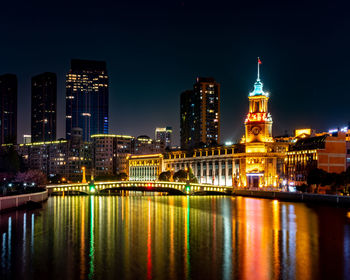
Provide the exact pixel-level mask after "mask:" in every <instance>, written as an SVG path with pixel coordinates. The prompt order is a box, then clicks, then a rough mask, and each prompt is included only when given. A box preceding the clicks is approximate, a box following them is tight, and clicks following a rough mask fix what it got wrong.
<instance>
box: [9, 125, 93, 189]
mask: <svg viewBox="0 0 350 280" xmlns="http://www.w3.org/2000/svg"><path fill="white" fill-rule="evenodd" d="M72 132H73V133H72V137H71V139H70V140H58V141H47V142H34V143H27V144H19V145H16V146H15V149H16V150H17V151H18V154H19V155H21V156H22V158H23V160H24V164H25V166H26V167H27V168H29V169H38V170H41V171H42V172H43V173H44V174H46V175H47V176H49V177H50V176H51V177H52V176H55V175H59V176H62V177H65V178H67V180H69V181H74V182H77V181H81V179H82V170H81V168H82V167H83V166H84V167H85V168H86V173H87V175H89V176H90V175H91V144H89V143H84V142H83V141H82V136H81V133H80V131H79V129H74V130H73V131H72Z"/></svg>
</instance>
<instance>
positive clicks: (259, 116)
mask: <svg viewBox="0 0 350 280" xmlns="http://www.w3.org/2000/svg"><path fill="white" fill-rule="evenodd" d="M263 121H267V113H248V115H247V118H246V120H245V122H263Z"/></svg>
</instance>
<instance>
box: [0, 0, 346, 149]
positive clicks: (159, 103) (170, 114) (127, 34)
mask: <svg viewBox="0 0 350 280" xmlns="http://www.w3.org/2000/svg"><path fill="white" fill-rule="evenodd" d="M45 7H46V6H45V5H40V3H39V4H37V5H34V6H31V4H30V3H26V4H23V5H20V6H18V7H16V13H17V15H19V16H16V17H11V15H12V14H13V10H12V8H14V7H13V6H12V4H6V5H5V7H4V9H3V12H4V15H3V17H2V23H3V24H4V25H5V27H7V28H5V32H4V34H3V36H4V42H5V44H4V45H3V46H2V48H3V53H2V54H1V55H0V59H1V61H2V64H1V66H0V74H4V73H14V74H16V75H17V77H18V83H19V84H18V96H19V100H20V102H19V104H18V111H19V112H20V113H19V118H18V122H19V123H18V137H19V138H18V140H21V137H22V135H23V134H28V133H29V132H30V121H29V118H28V116H29V114H30V106H29V105H30V77H32V76H34V75H36V74H39V73H42V72H48V71H49V72H54V73H56V74H57V78H58V80H57V83H58V89H57V93H58V96H57V97H58V112H57V113H58V115H57V137H58V138H61V137H65V121H64V116H65V108H64V96H65V82H64V80H65V74H66V73H67V72H68V70H69V61H70V59H71V58H81V59H92V60H103V61H106V62H107V67H108V73H109V76H110V97H111V98H110V108H113V110H112V109H111V110H110V132H111V133H118V134H127V135H134V136H138V135H142V134H147V135H150V136H151V135H153V130H154V128H155V127H157V126H172V127H173V131H174V135H173V139H174V143H175V144H179V142H180V141H179V138H180V137H179V130H180V129H179V122H178V116H179V102H180V101H179V95H180V93H181V92H183V91H184V90H186V89H187V88H189V87H190V86H191V84H192V81H193V79H194V78H196V77H198V76H203V77H214V78H215V79H216V80H217V81H218V82H219V83H220V84H221V85H222V88H221V99H222V108H221V117H222V125H221V135H222V137H221V138H222V142H225V141H226V140H231V139H232V140H236V141H237V140H239V139H240V137H241V136H242V134H243V132H244V127H243V126H242V120H241V119H240V118H237V116H241V115H242V114H243V113H244V112H245V108H244V106H242V104H245V103H244V102H245V97H246V94H247V93H248V92H249V91H251V90H252V88H251V87H252V83H253V82H254V80H255V71H256V69H255V67H254V62H255V59H256V57H257V56H260V57H261V58H262V61H263V65H262V79H263V80H264V84H265V88H266V89H267V90H268V91H269V92H270V93H271V96H273V100H272V102H271V106H270V110H271V114H272V115H273V116H274V118H275V119H276V120H278V123H276V127H275V128H274V131H273V134H275V135H276V134H283V133H284V131H285V130H289V131H288V132H289V133H291V132H292V131H291V130H293V129H294V128H300V127H312V128H315V129H316V130H327V129H328V128H332V127H336V126H343V125H346V124H347V122H348V120H349V116H348V113H347V108H346V105H347V104H348V102H349V101H350V96H349V95H348V94H347V82H346V80H347V79H346V77H347V65H348V63H349V61H348V60H349V58H348V56H347V55H346V54H347V49H346V47H345V46H346V45H347V43H348V40H349V39H348V38H347V37H346V36H345V35H344V34H346V32H343V31H345V30H347V28H348V27H349V21H348V20H347V17H346V13H345V12H344V11H346V9H343V7H342V6H341V5H338V6H336V5H330V4H327V3H326V2H322V1H321V2H319V1H318V2H317V5H313V3H312V2H310V3H307V4H304V6H303V8H302V9H300V7H298V6H296V5H295V6H294V5H292V4H290V5H286V6H283V7H281V6H279V5H276V6H275V5H274V4H273V3H269V4H268V3H264V4H262V3H261V4H258V3H257V5H248V4H244V3H240V4H237V6H234V7H233V6H232V5H230V4H228V3H225V2H224V1H218V2H217V3H212V2H210V1H200V2H199V1H192V2H187V1H184V2H177V1H174V2H169V3H162V4H159V5H158V4H157V3H148V4H147V5H146V4H142V3H140V4H139V5H136V4H135V6H134V5H132V4H127V3H124V4H120V3H119V4H107V5H106V6H104V7H99V9H100V11H103V13H99V14H98V15H96V17H95V16H94V17H93V16H92V15H94V12H95V10H94V9H92V7H89V5H80V4H79V3H74V4H72V5H71V6H70V9H69V11H66V10H65V8H64V5H61V4H56V6H54V8H53V9H47V8H45ZM63 12H64V14H65V17H64V20H62V17H61V14H62V13H63ZM38 15H40V17H38V18H39V19H40V20H39V19H38V21H30V20H28V17H30V18H32V17H36V16H38ZM141 15H142V16H141ZM102 17H104V18H106V20H105V21H102V22H103V23H99V22H101V21H100V19H102ZM203 17H204V18H205V17H210V18H212V19H213V20H212V21H203V20H200V21H199V19H202V18H203ZM86 18H89V19H90V20H89V21H88V20H86ZM92 18H93V19H92ZM14 19H15V20H16V21H14ZM198 22H201V24H202V26H201V27H200V28H198V27H199V25H198V24H199V23H198ZM258 24H259V25H258ZM82 25H84V26H85V27H86V28H84V30H81V31H80V32H81V36H83V37H84V36H88V38H91V39H90V41H89V44H88V45H87V44H85V43H84V42H83V41H82V40H80V39H79V38H78V36H76V33H75V31H74V30H77V29H78V28H79V27H80V26H82ZM256 26H259V28H258V29H257V28H256ZM51 30H52V31H53V32H47V31H51ZM13 34H16V37H14V35H13ZM212 34H215V35H212ZM41 35H43V37H42V38H41V37H40V36H41ZM203 36H204V37H206V38H208V40H206V43H205V44H202V43H200V40H201V38H203ZM32 37H33V38H32ZM39 38H41V39H40V40H39ZM95 38H96V39H95ZM68 41H69V44H68V43H66V42H68ZM39 42H40V43H39ZM330 94H336V95H337V98H334V99H331V100H328V101H327V102H325V99H326V98H327V97H328V96H329V95H330ZM286 98H287V99H288V106H287V105H286V104H285V101H286ZM164 116H166V117H164ZM160 120H161V121H160Z"/></svg>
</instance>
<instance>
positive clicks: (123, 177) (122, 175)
mask: <svg viewBox="0 0 350 280" xmlns="http://www.w3.org/2000/svg"><path fill="white" fill-rule="evenodd" d="M116 179H117V181H126V180H128V174H126V173H125V172H121V173H118V174H117V176H116Z"/></svg>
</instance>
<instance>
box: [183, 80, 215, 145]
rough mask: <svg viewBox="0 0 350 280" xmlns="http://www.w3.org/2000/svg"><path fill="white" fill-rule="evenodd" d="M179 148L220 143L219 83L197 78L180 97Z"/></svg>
mask: <svg viewBox="0 0 350 280" xmlns="http://www.w3.org/2000/svg"><path fill="white" fill-rule="evenodd" d="M180 129H181V131H180V137H181V148H182V149H188V148H193V147H197V146H198V145H201V144H202V145H210V144H211V145H212V144H218V143H220V84H219V83H217V82H216V81H215V80H214V79H213V78H199V77H198V78H197V80H196V83H195V84H194V85H193V90H188V91H185V92H183V93H182V94H181V97H180Z"/></svg>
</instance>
